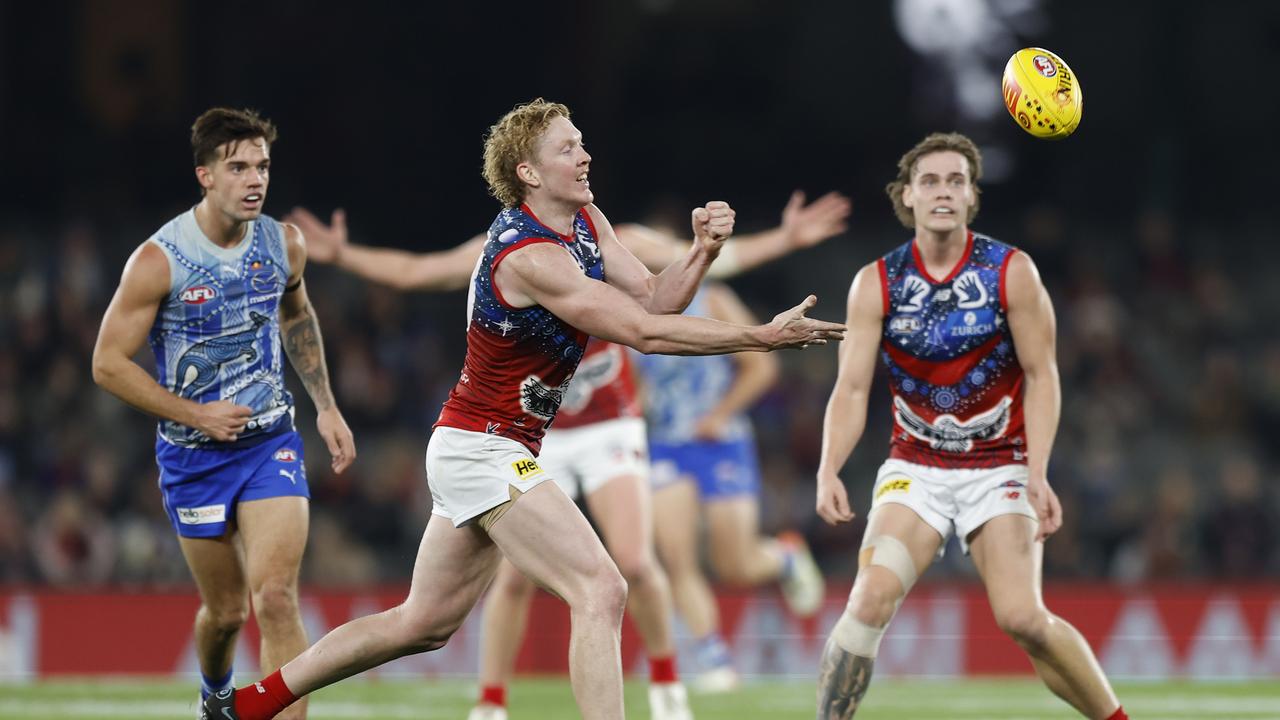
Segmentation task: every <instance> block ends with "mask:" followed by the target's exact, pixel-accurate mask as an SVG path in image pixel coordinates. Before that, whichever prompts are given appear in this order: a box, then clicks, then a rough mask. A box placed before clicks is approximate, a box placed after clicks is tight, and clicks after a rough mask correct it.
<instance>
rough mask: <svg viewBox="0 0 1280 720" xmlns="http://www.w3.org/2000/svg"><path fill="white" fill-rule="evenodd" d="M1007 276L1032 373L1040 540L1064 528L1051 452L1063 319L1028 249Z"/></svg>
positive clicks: (1029, 405) (1034, 502)
mask: <svg viewBox="0 0 1280 720" xmlns="http://www.w3.org/2000/svg"><path fill="white" fill-rule="evenodd" d="M1004 281H1005V300H1006V307H1005V312H1006V313H1007V314H1008V317H1009V332H1011V333H1012V334H1013V348H1014V351H1015V352H1016V353H1017V355H1018V363H1019V364H1020V365H1022V372H1023V374H1024V376H1025V377H1026V384H1025V386H1024V395H1023V399H1022V403H1023V405H1022V413H1023V417H1024V418H1025V421H1026V426H1027V470H1028V474H1029V477H1028V479H1027V495H1028V496H1029V499H1030V500H1031V506H1032V507H1033V508H1035V511H1036V515H1037V516H1038V517H1039V518H1040V530H1039V532H1038V534H1037V536H1036V539H1037V540H1043V539H1044V538H1047V537H1049V536H1050V535H1052V534H1053V533H1055V532H1057V530H1058V528H1060V527H1062V505H1061V504H1060V503H1059V502H1058V496H1057V494H1056V493H1054V491H1053V488H1052V487H1050V486H1049V454H1050V453H1051V452H1052V451H1053V438H1054V435H1056V434H1057V432H1058V417H1059V414H1060V413H1061V410H1062V390H1061V386H1060V385H1059V382H1058V359H1057V338H1056V335H1057V322H1056V321H1055V319H1054V316H1053V303H1052V302H1051V301H1050V300H1049V293H1048V292H1046V291H1045V289H1044V284H1043V283H1041V282H1040V273H1039V272H1038V271H1037V270H1036V266H1035V263H1033V262H1031V258H1030V257H1029V256H1028V255H1027V254H1026V253H1023V252H1018V253H1017V254H1016V255H1014V256H1013V259H1011V260H1010V261H1009V268H1008V270H1006V271H1005V280H1004Z"/></svg>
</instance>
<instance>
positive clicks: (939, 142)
mask: <svg viewBox="0 0 1280 720" xmlns="http://www.w3.org/2000/svg"><path fill="white" fill-rule="evenodd" d="M948 151H950V152H958V153H960V154H961V155H963V156H964V159H965V160H968V161H969V182H970V183H971V184H972V185H973V204H972V205H970V206H969V217H967V218H965V224H966V225H967V224H969V223H971V222H973V219H974V218H975V217H977V216H978V201H979V194H980V193H981V192H982V188H979V187H978V179H979V178H981V177H982V153H981V152H980V151H979V150H978V146H977V145H974V144H973V141H972V140H970V139H969V138H967V137H965V136H964V135H961V134H960V133H933V134H932V135H930V136H929V137H927V138H925V139H923V140H921V141H920V142H918V143H916V146H915V147H913V148H911V149H910V150H908V151H907V154H905V155H903V156H902V158H901V159H899V160H898V177H896V178H894V180H893V182H891V183H889V184H888V185H886V186H885V188H884V191H885V192H886V193H888V194H889V199H890V200H892V201H893V212H894V214H895V215H897V216H898V220H900V221H901V222H902V224H903V225H906V226H907V227H909V228H914V227H915V226H916V216H915V215H914V214H913V213H912V212H911V208H909V207H907V205H906V203H904V202H903V201H902V191H903V189H904V188H906V187H907V185H910V184H911V176H912V175H914V174H915V171H916V164H917V163H919V162H920V158H922V157H924V156H925V155H931V154H933V153H936V152H948Z"/></svg>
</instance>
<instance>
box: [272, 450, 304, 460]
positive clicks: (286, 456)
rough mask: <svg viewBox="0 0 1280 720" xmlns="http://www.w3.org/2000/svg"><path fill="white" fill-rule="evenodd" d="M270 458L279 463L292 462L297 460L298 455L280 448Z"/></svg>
mask: <svg viewBox="0 0 1280 720" xmlns="http://www.w3.org/2000/svg"><path fill="white" fill-rule="evenodd" d="M272 457H273V458H275V459H276V460H279V461H280V462H293V461H294V460H297V459H298V453H296V452H294V451H292V450H290V449H289V448H280V449H279V450H277V451H276V454H275V455H273V456H272Z"/></svg>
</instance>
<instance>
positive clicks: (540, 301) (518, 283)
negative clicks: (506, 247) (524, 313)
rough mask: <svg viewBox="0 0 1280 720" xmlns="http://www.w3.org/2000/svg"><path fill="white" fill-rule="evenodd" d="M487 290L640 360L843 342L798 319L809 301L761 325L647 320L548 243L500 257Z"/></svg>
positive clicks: (838, 333)
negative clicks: (539, 309) (536, 307)
mask: <svg viewBox="0 0 1280 720" xmlns="http://www.w3.org/2000/svg"><path fill="white" fill-rule="evenodd" d="M494 284H495V286H497V287H498V288H500V289H501V293H502V297H503V298H505V300H506V302H507V304H509V305H511V306H513V307H517V308H521V307H531V306H533V305H541V306H542V307H544V308H546V309H547V310H550V311H551V312H552V313H554V314H555V315H556V317H558V318H560V319H561V320H564V321H565V322H567V323H569V324H570V325H572V326H574V327H576V328H577V329H579V330H581V331H583V332H585V333H587V334H589V335H594V336H596V337H598V338H601V339H604V340H608V341H611V342H616V343H621V344H623V345H627V346H630V347H633V348H635V349H636V350H639V351H640V352H643V353H663V354H668V355H718V354H723V353H731V352H741V351H745V350H755V351H769V350H778V349H781V348H788V347H807V346H808V345H822V344H825V343H826V342H827V340H839V339H840V338H842V337H844V326H843V325H840V324H838V323H830V322H824V321H822V320H814V319H812V318H807V317H805V312H806V311H807V310H809V309H810V308H812V307H813V306H814V304H816V303H817V298H815V297H814V296H812V295H810V296H809V297H807V298H805V300H804V302H802V303H800V304H799V305H797V306H796V307H794V308H791V309H790V310H788V311H786V312H783V313H780V314H779V315H778V316H777V317H775V318H774V319H773V322H770V323H769V324H767V325H755V326H746V325H737V324H733V323H726V322H720V321H718V320H710V319H708V318H697V317H684V316H682V315H654V314H650V313H648V312H646V311H645V309H644V308H642V307H641V306H640V304H639V303H637V302H636V301H635V300H634V299H633V298H631V296H629V295H627V294H626V293H624V292H622V291H621V290H618V289H617V288H615V287H613V286H612V285H609V284H608V283H603V282H600V281H598V280H592V279H591V278H588V277H586V276H585V275H583V274H582V270H581V268H579V267H578V265H577V264H576V263H575V262H574V261H573V259H572V258H571V257H570V256H569V254H568V253H566V252H565V251H564V249H563V248H561V247H558V246H556V245H552V244H550V243H535V244H532V245H528V246H525V247H522V248H520V249H519V250H516V251H514V252H512V253H511V254H510V255H508V256H506V258H505V259H504V260H503V261H502V262H501V263H500V264H499V265H498V266H497V268H496V270H495V271H494Z"/></svg>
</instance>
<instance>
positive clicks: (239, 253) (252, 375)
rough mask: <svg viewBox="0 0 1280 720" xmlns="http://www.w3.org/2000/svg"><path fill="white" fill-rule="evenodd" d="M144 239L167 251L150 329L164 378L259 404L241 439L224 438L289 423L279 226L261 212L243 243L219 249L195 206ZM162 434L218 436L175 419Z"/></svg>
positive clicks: (182, 440) (183, 393)
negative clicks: (163, 289)
mask: <svg viewBox="0 0 1280 720" xmlns="http://www.w3.org/2000/svg"><path fill="white" fill-rule="evenodd" d="M148 242H151V243H155V245H156V246H157V247H159V248H160V250H161V251H163V252H164V254H165V257H166V258H168V259H169V294H168V296H166V297H165V299H164V301H163V302H162V303H161V304H160V310H159V312H158V313H157V314H156V319H155V323H154V324H153V325H152V326H151V333H150V336H149V340H150V343H151V349H152V351H153V352H154V353H155V356H156V368H157V370H158V371H159V382H160V384H161V385H163V386H164V387H165V388H166V389H168V390H169V391H170V392H172V393H174V394H175V395H178V396H180V397H184V398H187V399H188V400H194V401H196V402H199V403H208V402H213V401H216V400H230V401H231V402H234V403H236V404H238V405H245V406H248V407H249V408H251V409H252V410H253V416H252V417H251V418H250V419H249V423H248V425H246V426H245V429H244V431H243V432H241V433H240V435H239V437H238V439H237V440H236V441H235V442H234V443H216V444H217V445H218V446H220V447H233V446H238V445H249V444H253V443H256V442H259V441H261V440H262V439H263V438H264V437H266V436H269V435H274V434H276V433H278V432H283V431H285V430H291V429H293V396H292V395H290V394H289V391H288V390H286V389H285V386H284V375H283V369H284V353H283V352H282V351H281V348H280V319H279V308H280V298H281V296H282V295H283V294H284V287H285V284H286V283H287V282H288V280H289V253H288V250H287V249H286V248H285V240H284V228H283V226H281V225H280V223H279V222H277V221H275V220H273V219H272V218H270V217H267V216H266V215H263V216H261V217H259V218H258V220H257V221H255V222H252V223H249V226H248V228H247V229H246V230H245V236H244V239H243V240H241V241H240V243H239V244H237V245H236V246H235V247H231V248H223V247H219V246H217V245H215V244H213V242H212V241H211V240H209V238H207V237H205V235H204V232H203V231H201V230H200V226H199V225H198V224H197V223H196V216H195V211H194V209H192V210H188V211H187V212H185V213H183V214H181V215H179V216H178V217H176V218H174V219H173V220H170V221H169V222H168V223H167V224H165V226H164V227H162V228H160V229H159V230H158V231H156V233H155V235H152V236H151V238H150V239H148ZM159 433H160V437H162V438H163V439H164V440H166V441H168V442H170V443H173V444H175V445H180V446H184V447H197V446H208V445H209V444H210V443H214V442H215V441H213V440H210V439H209V438H208V437H207V436H205V435H204V433H201V432H200V431H198V430H196V429H194V428H190V427H187V426H185V425H181V424H179V423H176V422H173V421H171V420H161V421H160V425H159Z"/></svg>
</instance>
